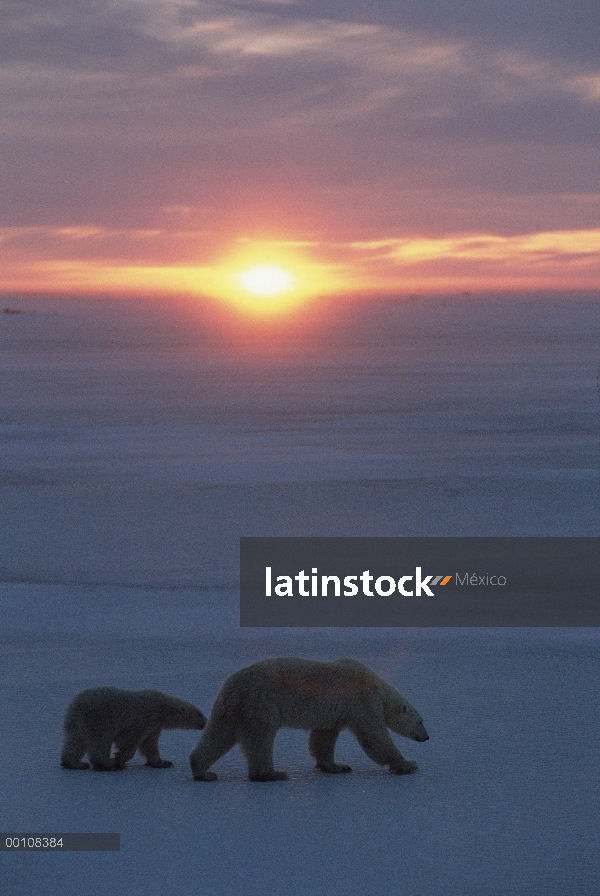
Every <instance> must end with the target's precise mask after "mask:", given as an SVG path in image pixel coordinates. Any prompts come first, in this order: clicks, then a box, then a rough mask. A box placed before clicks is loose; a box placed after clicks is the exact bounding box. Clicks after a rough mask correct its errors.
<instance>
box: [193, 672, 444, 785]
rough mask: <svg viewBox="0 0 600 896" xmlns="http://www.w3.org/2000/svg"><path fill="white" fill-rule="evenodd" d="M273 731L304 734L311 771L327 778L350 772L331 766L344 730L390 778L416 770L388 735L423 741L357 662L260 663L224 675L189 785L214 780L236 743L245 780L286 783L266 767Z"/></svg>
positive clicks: (414, 721) (401, 703)
mask: <svg viewBox="0 0 600 896" xmlns="http://www.w3.org/2000/svg"><path fill="white" fill-rule="evenodd" d="M279 728H301V729H304V730H305V731H310V737H309V742H308V749H309V752H310V754H311V756H312V757H313V758H314V759H315V760H316V767H317V768H318V769H320V770H321V771H323V772H329V773H330V774H335V773H340V772H349V771H351V769H350V766H348V765H342V764H339V763H337V762H335V761H334V750H335V743H336V740H337V738H338V735H339V733H340V732H341V731H342V730H343V729H344V728H348V729H349V730H350V731H351V732H352V733H353V734H354V735H355V737H356V738H357V739H358V742H359V744H360V745H361V747H362V748H363V750H364V751H365V753H366V754H367V756H368V757H369V758H370V759H372V760H373V761H374V762H377V763H378V764H379V765H387V766H389V769H390V771H391V772H393V773H394V774H397V775H404V774H408V773H410V772H414V771H416V769H417V768H418V766H417V763H416V762H413V761H412V760H407V759H404V757H403V756H402V754H401V753H400V751H399V750H398V749H397V747H396V746H395V744H394V742H393V740H392V738H391V737H390V735H389V732H388V728H390V729H391V730H392V731H395V732H396V733H397V734H401V735H402V736H403V737H408V738H410V739H411V740H416V741H426V740H429V735H428V734H427V732H426V730H425V728H424V726H423V719H422V718H421V716H420V715H419V713H418V712H417V710H416V709H415V708H414V706H411V704H410V703H409V702H408V700H406V699H405V698H404V697H403V696H402V695H401V694H399V693H398V691H396V690H395V689H394V688H393V687H392V686H391V685H389V684H387V682H385V681H384V680H383V679H382V678H380V677H379V676H378V675H376V674H375V672H372V671H371V669H369V668H367V666H364V665H363V664H362V663H359V662H358V660H353V659H340V660H336V661H335V662H318V661H317V660H306V659H301V658H299V657H279V658H276V659H267V660H261V661H260V662H258V663H254V664H253V665H251V666H248V667H247V668H245V669H240V670H239V672H235V673H234V674H233V675H231V676H230V677H229V678H228V679H227V680H226V681H225V682H224V684H223V686H222V687H221V689H220V691H219V693H218V694H217V697H216V699H215V702H214V704H213V707H212V710H211V713H210V716H209V719H208V722H207V725H206V729H205V731H204V734H203V736H202V739H201V740H200V742H199V743H198V745H197V746H196V747H195V748H194V750H193V751H192V753H191V755H190V765H191V769H192V774H193V776H194V778H195V780H196V781H215V780H216V778H217V776H216V774H215V773H214V772H210V771H208V769H209V768H210V766H211V765H212V764H213V763H214V762H216V761H217V759H219V757H221V756H223V755H224V754H225V753H227V752H228V751H229V750H230V749H231V748H232V747H233V746H234V745H235V744H237V743H239V744H240V745H241V748H242V751H243V753H244V755H245V757H246V761H247V763H248V777H249V778H250V780H251V781H282V780H285V779H286V778H287V775H286V773H285V772H282V771H276V770H275V769H274V768H273V744H274V741H275V735H276V734H277V731H278V730H279Z"/></svg>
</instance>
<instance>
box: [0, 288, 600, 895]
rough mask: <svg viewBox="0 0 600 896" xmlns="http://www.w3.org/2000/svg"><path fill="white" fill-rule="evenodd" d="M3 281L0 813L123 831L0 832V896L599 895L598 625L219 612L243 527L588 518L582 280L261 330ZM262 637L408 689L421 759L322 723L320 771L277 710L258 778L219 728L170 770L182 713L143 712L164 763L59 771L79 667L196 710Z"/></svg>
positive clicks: (196, 312) (563, 529)
mask: <svg viewBox="0 0 600 896" xmlns="http://www.w3.org/2000/svg"><path fill="white" fill-rule="evenodd" d="M11 304H15V302H14V301H12V302H11ZM19 304H20V307H22V309H23V312H24V313H23V314H21V315H15V316H14V317H13V316H10V317H9V316H6V318H7V319H6V320H0V338H1V340H2V373H1V377H2V389H1V390H0V414H1V416H0V432H1V434H2V440H1V443H0V445H1V447H0V539H1V544H0V579H1V581H0V674H1V685H2V686H1V692H0V693H1V696H0V714H1V728H0V730H1V731H2V737H1V739H0V752H1V756H0V761H1V764H2V772H3V773H2V800H1V808H0V814H1V817H2V822H1V824H0V828H1V829H2V830H3V831H5V832H9V831H14V832H38V831H39V832H41V831H48V832H52V831H56V832H58V831H63V832H69V831H71V832H78V831H115V832H119V833H120V834H121V851H120V853H99V854H93V853H69V854H63V855H40V854H28V855H25V854H10V853H6V852H4V853H1V854H0V876H1V877H0V886H1V888H2V892H3V893H7V894H10V896H25V894H27V896H37V894H43V896H59V894H60V896H88V894H90V896H91V894H94V896H96V894H97V893H98V892H105V891H107V892H112V893H127V894H133V896H138V894H139V896H155V894H161V896H163V894H177V896H188V894H190V896H191V894H211V896H212V894H215V896H221V894H223V896H251V894H252V896H280V894H281V896H284V894H292V896H295V894H302V896H317V894H318V896H321V894H336V896H337V894H340V896H354V894H361V896H364V894H367V896H388V894H390V896H392V894H393V896H397V894H405V893H406V894H411V896H412V894H415V893H418V894H425V896H521V894H527V896H538V894H539V896H571V894H578V896H579V894H581V896H597V894H598V892H600V869H599V861H598V852H597V832H598V830H599V829H600V755H599V753H600V750H599V747H598V736H597V735H598V730H597V729H598V681H599V672H600V669H599V666H600V659H599V656H600V651H599V647H600V644H599V641H600V633H599V632H598V631H597V630H586V629H581V630H574V629H569V630H562V629H546V630H539V629H502V630H500V629H493V630H485V629H473V630H468V629H428V630H423V629H414V630H406V629H401V630H391V629H373V630H364V629H363V630H347V629H337V630H333V629H323V630H316V629H312V630H295V631H294V630H266V629H257V630H249V629H247V630H240V628H239V625H238V594H237V577H238V570H237V562H238V555H237V539H238V538H239V536H240V535H253V534H254V535H259V534H265V535H432V534H439V535H595V534H597V533H598V493H597V471H598V437H597V413H598V398H597V393H596V391H595V389H596V377H597V369H598V351H597V343H598V339H597V335H598V334H597V330H598V316H597V304H596V303H594V301H592V300H590V299H589V298H588V299H586V298H585V297H563V298H562V299H557V298H552V299H551V298H546V299H541V298H540V299H535V300H533V299H529V300H517V299H510V300H509V299H502V298H496V299H493V300H489V299H486V300H484V301H483V300H478V299H475V298H471V299H469V300H461V301H459V302H456V301H451V300H447V301H444V300H427V301H425V300H424V301H422V302H421V303H419V302H409V303H404V304H398V303H393V302H390V303H386V302H381V303H378V304H377V305H376V306H375V308H374V310H373V309H371V310H370V311H369V313H368V314H367V313H365V311H364V309H363V310H361V308H360V307H359V306H347V307H345V306H339V307H335V308H331V309H329V310H328V311H327V314H325V311H323V313H322V316H321V317H320V318H319V319H318V320H317V317H318V315H317V316H316V317H315V320H314V321H313V324H312V329H311V327H310V326H309V325H308V324H307V325H306V327H305V328H304V329H303V330H302V332H300V333H298V332H297V331H292V330H290V331H286V330H285V329H283V330H282V331H281V332H280V333H278V334H276V337H277V338H276V339H274V340H272V341H271V342H270V343H269V344H266V343H265V344H264V345H261V344H258V343H256V340H255V341H254V342H253V341H252V339H250V337H248V340H247V341H244V337H243V336H240V335H239V334H238V333H237V332H236V331H235V329H233V328H232V327H231V326H230V324H229V323H228V322H227V321H223V320H218V319H216V318H215V317H214V316H213V317H210V315H209V314H208V312H207V311H206V309H202V308H199V307H196V306H194V305H193V304H192V303H186V302H182V303H180V304H170V305H167V304H160V303H148V304H147V305H143V304H139V303H135V302H114V301H111V302H104V303H103V302H93V301H89V302H87V303H85V302H83V301H68V300H59V299H56V300H43V299H36V298H31V299H27V300H26V299H24V300H19ZM315 315H316V312H315ZM252 338H253V339H254V337H252ZM273 344H275V345H276V346H277V350H274V349H273ZM280 654H298V655H303V656H313V657H318V658H329V659H334V658H336V657H338V656H343V655H353V656H356V657H358V658H360V659H361V660H362V661H363V662H365V663H367V664H368V665H370V666H372V667H373V668H374V669H375V670H376V671H377V672H379V673H380V674H381V675H382V676H383V677H384V678H386V679H387V680H389V681H390V682H391V683H392V684H394V685H395V686H396V687H397V688H398V689H399V690H401V691H402V692H403V693H405V695H406V696H407V697H408V699H410V700H411V702H413V703H414V704H415V705H416V706H417V707H418V709H419V710H420V712H421V713H422V715H423V716H424V719H425V723H426V726H427V728H428V731H429V734H430V737H431V739H430V741H429V742H428V743H426V744H416V743H412V742H410V741H406V740H402V739H401V738H397V739H396V740H397V742H398V744H399V746H400V749H401V750H402V752H403V753H404V755H405V756H407V757H408V758H414V759H416V760H417V761H418V762H419V765H420V769H419V772H417V774H415V775H411V776H408V777H398V778H397V777H394V776H391V775H389V774H387V772H386V771H385V770H382V769H380V768H378V767H377V766H375V765H374V764H373V763H371V762H370V761H369V760H368V759H367V757H366V756H365V755H364V754H363V753H362V751H361V750H360V748H359V747H358V745H357V743H356V742H355V741H354V740H353V739H352V737H351V736H349V735H346V734H345V735H343V736H342V737H341V738H340V743H339V746H338V750H337V753H338V755H339V757H340V759H341V760H342V761H348V762H349V763H350V764H351V765H352V766H353V768H354V772H353V774H352V775H348V776H331V777H330V776H326V775H323V774H319V773H317V772H315V771H314V770H313V769H312V762H311V760H310V757H309V756H308V753H307V749H306V743H307V736H306V734H305V733H304V732H291V731H283V732H281V733H280V735H279V736H278V739H277V743H276V764H277V766H278V767H280V768H285V769H286V770H287V771H288V772H289V774H290V781H288V782H282V783H276V784H271V785H261V784H252V783H250V782H248V781H247V779H246V775H245V766H244V762H243V760H242V757H241V755H240V754H239V752H238V750H237V749H236V750H234V751H232V752H231V753H230V754H228V755H227V756H226V757H224V758H223V759H222V760H220V761H219V763H218V764H217V766H216V771H217V772H218V774H219V781H218V782H217V783H216V784H214V785H209V784H200V783H196V782H194V781H193V780H192V778H191V775H190V771H189V766H188V762H187V756H188V754H189V752H190V750H191V748H192V746H193V745H194V743H195V742H196V739H197V733H195V732H189V731H187V732H186V731H176V732H165V733H164V734H163V736H162V739H161V752H162V753H163V755H165V756H166V757H168V758H170V759H172V760H173V761H174V762H175V765H174V767H173V768H172V769H166V770H154V769H147V768H145V767H144V766H143V765H142V761H141V759H140V758H139V757H136V758H135V759H134V760H133V761H132V762H131V763H130V765H129V767H128V769H127V770H126V771H125V772H122V773H115V774H107V775H105V774H100V773H98V774H95V773H91V772H89V773H88V772H68V771H64V770H62V769H60V768H59V765H58V760H59V754H60V745H61V730H60V729H61V717H62V712H63V709H64V707H65V705H66V704H67V702H68V701H69V699H70V698H71V697H72V696H73V694H74V693H75V692H76V691H78V690H80V689H82V688H85V687H89V686H92V685H97V684H114V685H119V686H123V687H131V688H142V687H156V688H159V689H161V690H165V691H167V692H170V693H173V694H176V695H178V696H180V697H182V698H184V699H188V700H190V701H192V702H194V703H197V705H199V706H200V708H201V709H202V710H203V711H204V712H208V709H209V707H210V704H211V701H212V699H213V697H214V695H215V693H216V691H217V689H218V687H219V685H220V684H221V682H222V681H223V679H224V678H225V677H226V676H227V675H228V674H229V673H230V672H232V671H234V670H235V669H237V668H239V667H240V666H243V665H245V664H247V663H250V662H253V661H255V660H256V659H259V658H261V657H264V656H274V655H280Z"/></svg>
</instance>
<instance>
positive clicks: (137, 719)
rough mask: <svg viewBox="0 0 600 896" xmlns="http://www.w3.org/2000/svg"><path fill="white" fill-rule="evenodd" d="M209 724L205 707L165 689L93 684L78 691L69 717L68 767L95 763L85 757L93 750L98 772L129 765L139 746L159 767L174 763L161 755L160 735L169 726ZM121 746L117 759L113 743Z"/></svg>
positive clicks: (66, 722) (64, 754)
mask: <svg viewBox="0 0 600 896" xmlns="http://www.w3.org/2000/svg"><path fill="white" fill-rule="evenodd" d="M205 723H206V719H205V717H204V716H203V715H202V713H201V712H200V710H199V709H197V708H196V707H195V706H193V705H192V704H191V703H187V702H186V701H185V700H179V699H178V698H177V697H170V696H169V695H168V694H161V693H160V691H150V690H149V691H125V690H123V689H122V688H109V687H107V688H89V689H88V690H86V691H81V692H80V693H79V694H77V695H76V696H75V697H74V698H73V700H72V701H71V703H70V704H69V705H68V707H67V709H66V712H65V718H64V724H63V729H64V735H65V739H64V745H63V750H62V756H61V765H62V766H63V768H75V769H83V768H89V767H90V766H89V764H88V763H87V762H82V761H81V759H82V757H83V756H84V754H85V753H87V754H88V756H89V759H90V762H91V764H92V767H93V768H94V769H96V770H97V771H111V770H114V769H122V768H125V763H126V762H128V761H129V760H130V759H131V758H132V757H133V756H134V754H135V751H136V750H139V751H140V753H141V754H142V756H144V757H145V758H146V761H147V765H151V766H152V767H153V768H168V767H169V766H171V765H173V763H172V762H169V761H168V760H167V759H161V757H160V754H159V752H158V738H159V737H160V733H161V731H162V729H163V728H192V729H195V730H197V731H198V730H201V729H202V728H204V725H205ZM113 744H115V746H116V750H115V754H114V756H113V757H112V758H111V750H112V745H113Z"/></svg>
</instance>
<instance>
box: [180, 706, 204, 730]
mask: <svg viewBox="0 0 600 896" xmlns="http://www.w3.org/2000/svg"><path fill="white" fill-rule="evenodd" d="M180 704H181V705H180V706H178V707H177V709H176V711H175V719H174V720H173V721H174V722H175V724H174V725H173V727H174V728H191V729H193V730H194V731H202V729H203V728H204V726H205V725H206V716H205V715H204V714H203V713H201V712H200V710H199V709H198V708H197V707H196V706H194V705H193V704H192V703H186V702H185V701H184V700H181V701H180Z"/></svg>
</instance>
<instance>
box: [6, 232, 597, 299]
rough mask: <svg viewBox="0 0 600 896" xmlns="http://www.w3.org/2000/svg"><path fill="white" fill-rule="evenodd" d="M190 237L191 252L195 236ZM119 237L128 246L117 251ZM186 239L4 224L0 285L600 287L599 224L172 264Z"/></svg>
mask: <svg viewBox="0 0 600 896" xmlns="http://www.w3.org/2000/svg"><path fill="white" fill-rule="evenodd" d="M186 236H187V238H188V241H189V242H188V243H185V245H186V246H187V250H188V253H189V251H190V244H191V243H193V240H192V239H191V237H190V234H189V233H187V232H186ZM115 240H116V241H118V242H119V243H120V244H121V246H122V251H121V252H120V253H119V254H114V255H112V256H111V254H110V252H111V251H113V250H114V245H115ZM181 240H182V236H181V234H180V233H176V232H175V233H168V232H165V231H158V230H156V231H155V230H131V231H127V230H120V231H109V230H107V229H104V228H100V227H93V226H89V227H61V228H4V229H2V230H0V243H3V244H4V246H3V249H4V253H3V257H2V258H0V289H2V290H4V291H9V290H10V291H14V290H17V291H40V292H44V291H50V292H62V291H70V292H113V293H114V292H135V293H141V294H150V293H169V292H172V293H181V292H185V293H192V294H198V295H200V294H204V295H211V296H214V297H216V298H230V297H231V296H230V293H231V289H230V284H231V283H232V282H233V279H234V278H235V276H236V272H238V271H239V270H242V269H243V268H244V267H248V266H256V265H261V264H276V265H278V266H281V267H283V268H284V269H286V270H289V271H290V272H291V273H292V275H293V277H294V280H295V282H297V283H298V291H299V294H300V293H301V294H302V296H304V297H308V296H310V295H329V294H333V293H340V292H343V293H346V294H356V295H361V294H375V293H384V292H388V293H389V292H392V293H394V292H396V293H405V292H415V291H426V292H451V291H464V290H480V291H488V290H490V291H497V290H524V289H558V290H569V289H597V288H600V228H598V229H589V230H564V231H559V230H557V231H546V232H542V233H525V234H518V235H514V236H499V235H496V234H486V233H470V234H453V235H450V236H442V237H438V238H434V237H422V236H415V237H410V238H397V237H390V238H386V239H378V240H370V241H360V242H336V243H327V242H319V241H315V240H313V241H303V240H297V241H272V242H264V241H263V242H253V241H251V240H248V239H246V240H238V241H237V242H234V244H232V246H231V249H230V251H229V252H228V253H225V255H223V254H220V255H219V256H218V257H216V256H215V254H214V253H213V254H212V256H211V252H210V251H209V250H208V249H205V251H204V252H203V254H202V261H200V260H199V258H198V255H197V254H196V257H190V255H189V254H188V257H186V258H183V259H182V260H179V259H178V260H177V261H176V262H173V261H172V253H173V252H174V251H175V250H174V249H173V246H174V245H175V246H177V245H179V244H181ZM158 248H160V249H161V252H160V253H157V249H158ZM127 256H128V257H127ZM149 258H152V262H149ZM157 259H158V260H157Z"/></svg>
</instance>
